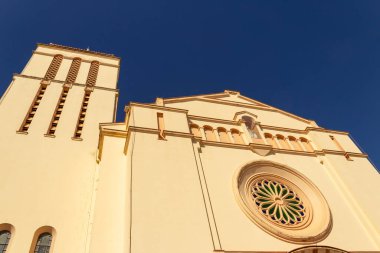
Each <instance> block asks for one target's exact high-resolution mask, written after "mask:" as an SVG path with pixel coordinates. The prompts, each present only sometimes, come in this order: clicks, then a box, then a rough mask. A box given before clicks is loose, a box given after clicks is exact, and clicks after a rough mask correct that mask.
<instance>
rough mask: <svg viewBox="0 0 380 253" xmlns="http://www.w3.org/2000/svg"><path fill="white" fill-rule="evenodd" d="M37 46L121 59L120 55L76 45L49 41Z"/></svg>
mask: <svg viewBox="0 0 380 253" xmlns="http://www.w3.org/2000/svg"><path fill="white" fill-rule="evenodd" d="M37 46H42V47H49V48H55V49H61V50H62V49H63V50H68V51H75V52H80V53H83V54H92V55H100V56H103V57H107V58H113V59H117V60H120V57H117V56H115V55H113V54H107V53H102V52H97V51H91V50H86V49H81V48H76V47H69V46H63V45H58V44H53V43H49V44H44V43H37Z"/></svg>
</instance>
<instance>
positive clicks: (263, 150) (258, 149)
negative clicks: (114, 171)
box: [98, 123, 368, 161]
mask: <svg viewBox="0 0 380 253" xmlns="http://www.w3.org/2000/svg"><path fill="white" fill-rule="evenodd" d="M107 124H108V125H110V124H112V123H105V124H103V125H101V126H100V138H99V147H98V149H99V152H98V160H99V161H100V159H101V154H102V149H103V138H104V136H111V137H117V138H126V146H125V150H124V151H125V153H126V150H127V148H128V147H127V145H128V144H127V143H128V140H129V138H130V134H131V132H140V133H148V134H155V135H157V136H158V135H159V130H158V129H154V128H145V127H136V126H129V127H128V128H127V129H126V130H118V129H110V128H106V127H105V126H106V125H107ZM164 134H165V136H175V137H182V138H191V139H192V140H193V141H196V142H199V143H200V144H201V146H217V147H225V148H236V149H246V150H252V151H254V152H255V153H257V154H259V155H261V156H266V155H268V154H269V153H270V152H274V153H282V154H295V155H305V156H315V157H316V156H321V155H322V156H323V155H326V154H331V155H341V156H347V155H348V156H349V157H362V158H367V157H368V155H367V154H363V153H355V152H344V151H338V150H328V149H322V150H315V151H313V152H308V151H298V150H289V149H279V148H273V147H272V146H270V145H267V144H257V143H250V144H249V145H246V144H235V143H225V142H218V141H208V140H202V139H201V138H199V137H196V136H194V135H193V134H190V133H184V132H177V131H168V130H165V131H164Z"/></svg>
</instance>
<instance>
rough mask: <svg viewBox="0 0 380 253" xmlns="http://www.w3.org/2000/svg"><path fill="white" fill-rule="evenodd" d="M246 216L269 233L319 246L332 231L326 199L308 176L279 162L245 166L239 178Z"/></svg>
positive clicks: (238, 192)
mask: <svg viewBox="0 0 380 253" xmlns="http://www.w3.org/2000/svg"><path fill="white" fill-rule="evenodd" d="M234 184H235V192H236V197H237V200H238V203H239V204H240V207H241V208H242V210H243V211H244V213H245V214H246V215H247V216H248V217H249V218H250V219H251V220H252V221H253V222H254V223H255V224H256V225H258V226H259V227H261V228H262V229H263V230H264V231H266V232H268V233H269V234H271V235H273V236H276V237H278V238H280V239H282V240H285V241H289V242H293V243H303V244H304V243H315V242H318V241H321V240H322V239H324V238H325V237H326V236H327V235H328V233H329V231H330V229H331V215H330V210H329V207H328V205H327V202H326V200H325V198H324V197H323V195H322V193H321V192H320V191H319V190H318V188H317V187H316V186H315V185H314V184H313V183H312V182H311V181H310V180H308V179H307V178H306V177H305V176H303V175H301V174H300V173H298V172H296V171H294V170H293V169H290V168H289V167H287V166H284V165H280V164H277V163H272V162H266V161H260V162H254V163H251V164H249V165H247V166H244V167H243V168H242V169H241V170H239V172H238V173H237V176H236V177H235V182H234Z"/></svg>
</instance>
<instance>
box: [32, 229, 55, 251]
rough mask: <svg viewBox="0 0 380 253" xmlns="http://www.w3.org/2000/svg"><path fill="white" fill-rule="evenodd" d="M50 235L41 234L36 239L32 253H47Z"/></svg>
mask: <svg viewBox="0 0 380 253" xmlns="http://www.w3.org/2000/svg"><path fill="white" fill-rule="evenodd" d="M51 240H52V235H51V234H50V233H42V234H40V236H39V237H38V240H37V243H36V247H35V248H34V253H49V251H50V245H51Z"/></svg>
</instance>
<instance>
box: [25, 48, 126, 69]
mask: <svg viewBox="0 0 380 253" xmlns="http://www.w3.org/2000/svg"><path fill="white" fill-rule="evenodd" d="M32 52H33V54H40V55H45V56H51V57H54V56H55V54H49V53H45V52H39V51H36V50H33V51H32ZM74 58H77V57H68V56H64V55H63V59H67V60H73V59H74ZM79 58H80V57H79ZM80 59H81V61H82V62H87V63H91V61H89V60H85V59H82V58H80ZM99 65H102V66H108V67H115V68H120V65H116V64H109V63H102V62H99Z"/></svg>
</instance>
